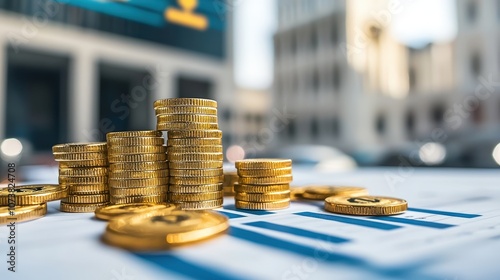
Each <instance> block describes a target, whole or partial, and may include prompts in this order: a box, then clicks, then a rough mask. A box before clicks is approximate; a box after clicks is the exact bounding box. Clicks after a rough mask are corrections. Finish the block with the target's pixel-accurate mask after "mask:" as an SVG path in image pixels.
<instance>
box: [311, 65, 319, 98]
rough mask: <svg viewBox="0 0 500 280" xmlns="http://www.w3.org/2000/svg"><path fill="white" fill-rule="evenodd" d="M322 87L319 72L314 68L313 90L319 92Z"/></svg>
mask: <svg viewBox="0 0 500 280" xmlns="http://www.w3.org/2000/svg"><path fill="white" fill-rule="evenodd" d="M319 88H320V79H319V72H318V71H317V70H314V71H313V73H312V77H311V90H312V91H313V92H314V93H318V92H319Z"/></svg>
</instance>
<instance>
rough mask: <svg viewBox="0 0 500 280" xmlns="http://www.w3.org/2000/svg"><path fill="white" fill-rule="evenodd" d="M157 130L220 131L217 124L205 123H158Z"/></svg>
mask: <svg viewBox="0 0 500 280" xmlns="http://www.w3.org/2000/svg"><path fill="white" fill-rule="evenodd" d="M156 129H158V130H162V131H164V130H167V131H171V130H211V129H219V125H218V124H217V123H215V122H214V123H203V122H157V123H156Z"/></svg>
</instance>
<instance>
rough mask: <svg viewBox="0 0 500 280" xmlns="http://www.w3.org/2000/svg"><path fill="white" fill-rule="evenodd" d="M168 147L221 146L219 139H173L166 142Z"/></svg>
mask: <svg viewBox="0 0 500 280" xmlns="http://www.w3.org/2000/svg"><path fill="white" fill-rule="evenodd" d="M167 144H168V146H167V148H169V147H192V146H221V145H222V139H221V138H174V139H168V140H167Z"/></svg>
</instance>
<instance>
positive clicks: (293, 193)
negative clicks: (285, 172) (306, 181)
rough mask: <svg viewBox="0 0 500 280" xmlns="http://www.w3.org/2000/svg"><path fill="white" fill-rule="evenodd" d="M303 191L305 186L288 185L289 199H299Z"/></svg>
mask: <svg viewBox="0 0 500 280" xmlns="http://www.w3.org/2000/svg"><path fill="white" fill-rule="evenodd" d="M305 191H306V188H305V187H290V199H291V200H292V201H295V200H299V199H301V198H302V194H304V192H305Z"/></svg>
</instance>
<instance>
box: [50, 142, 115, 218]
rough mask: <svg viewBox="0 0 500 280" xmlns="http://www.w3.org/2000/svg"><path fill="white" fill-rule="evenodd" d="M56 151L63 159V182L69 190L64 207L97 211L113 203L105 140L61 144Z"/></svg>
mask: <svg viewBox="0 0 500 280" xmlns="http://www.w3.org/2000/svg"><path fill="white" fill-rule="evenodd" d="M52 152H53V154H54V158H55V160H56V161H57V162H59V184H60V185H61V186H62V187H63V188H67V192H68V196H67V197H66V198H63V199H62V200H61V211H64V212H93V211H95V209H97V208H99V207H101V206H104V205H107V204H108V203H109V192H108V149H107V145H106V143H105V142H95V143H69V144H58V145H55V146H53V147H52Z"/></svg>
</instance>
